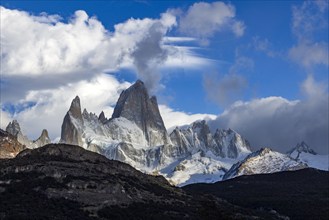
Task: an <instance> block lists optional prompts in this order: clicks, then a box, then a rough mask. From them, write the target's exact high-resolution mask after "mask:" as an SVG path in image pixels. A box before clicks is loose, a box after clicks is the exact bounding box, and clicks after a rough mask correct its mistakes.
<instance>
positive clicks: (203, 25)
mask: <svg viewBox="0 0 329 220" xmlns="http://www.w3.org/2000/svg"><path fill="white" fill-rule="evenodd" d="M244 29H245V25H244V24H243V22H241V21H238V20H236V19H235V8H234V6H233V5H231V4H225V3H223V2H213V3H206V2H199V3H194V4H193V5H192V6H190V7H189V8H188V10H187V12H186V13H185V14H183V15H182V17H181V19H180V23H179V30H180V32H182V33H184V34H187V35H189V36H193V37H198V38H200V39H201V40H204V41H205V43H206V42H207V39H208V38H209V37H212V36H213V35H214V33H216V32H221V31H224V30H230V31H232V32H233V33H234V34H235V35H236V36H237V37H240V36H242V35H243V33H244Z"/></svg>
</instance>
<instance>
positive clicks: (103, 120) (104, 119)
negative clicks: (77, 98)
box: [98, 111, 107, 124]
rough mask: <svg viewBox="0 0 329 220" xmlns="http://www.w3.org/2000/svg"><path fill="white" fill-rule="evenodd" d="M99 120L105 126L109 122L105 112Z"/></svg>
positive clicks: (100, 115)
mask: <svg viewBox="0 0 329 220" xmlns="http://www.w3.org/2000/svg"><path fill="white" fill-rule="evenodd" d="M98 120H99V121H100V122H102V123H103V124H105V123H106V122H107V118H106V117H105V114H104V112H103V111H102V112H101V113H100V114H99V116H98Z"/></svg>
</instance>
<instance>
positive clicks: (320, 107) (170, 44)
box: [0, 0, 329, 154]
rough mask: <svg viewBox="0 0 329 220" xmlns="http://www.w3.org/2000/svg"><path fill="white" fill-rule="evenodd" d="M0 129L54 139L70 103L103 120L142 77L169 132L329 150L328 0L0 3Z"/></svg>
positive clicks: (284, 148) (282, 147)
mask: <svg viewBox="0 0 329 220" xmlns="http://www.w3.org/2000/svg"><path fill="white" fill-rule="evenodd" d="M0 9H1V10H0V18H1V24H0V25H1V26H0V29H1V41H0V45H1V51H0V53H1V69H0V70H1V78H0V83H1V84H0V85H1V102H0V104H1V121H0V122H1V128H2V129H4V128H5V127H6V125H7V124H8V123H9V122H10V121H11V120H13V119H17V120H18V121H19V123H20V125H21V127H22V130H23V132H24V134H26V135H27V136H28V137H29V138H30V139H36V138H37V137H38V136H39V135H40V134H41V130H42V129H43V128H46V129H47V130H48V131H49V135H50V137H51V138H52V139H53V140H55V139H58V137H59V136H60V128H61V124H62V121H63V118H64V115H65V114H66V111H67V110H68V108H69V106H70V102H71V101H72V99H73V98H74V97H75V96H76V95H79V97H80V99H81V104H82V107H83V108H86V109H87V110H88V111H91V112H95V113H96V114H99V113H100V112H101V111H102V110H103V111H104V112H105V115H106V116H107V117H110V116H111V114H112V112H113V108H114V106H115V103H116V101H117V99H118V97H119V95H120V93H121V91H122V90H124V89H126V88H127V87H129V86H130V85H131V84H132V83H134V81H135V80H137V79H141V80H143V81H144V83H145V85H146V86H147V87H148V90H149V93H150V94H151V95H156V96H157V98H158V103H159V107H160V112H161V114H162V117H163V119H164V122H165V124H166V127H167V129H169V130H170V128H173V127H174V126H182V125H186V124H190V123H192V122H193V121H195V120H201V119H206V120H208V123H209V126H210V127H211V129H213V130H215V129H216V128H225V129H226V128H232V129H234V130H236V131H237V132H239V133H240V134H242V135H243V136H244V137H245V138H246V139H248V140H249V142H250V143H251V145H252V147H253V149H259V148H260V147H271V148H273V149H275V150H278V151H281V152H286V151H288V150H289V149H290V148H292V147H294V146H295V145H296V144H297V143H299V142H301V141H305V142H306V143H307V144H308V145H310V146H311V147H312V148H313V149H314V150H315V151H317V152H318V153H321V154H327V153H328V121H329V119H328V65H329V64H328V62H329V61H328V60H329V59H328V1H327V0H319V1H255V0H253V1H249V0H246V1H242V0H240V1H148V0H139V1H128V0H127V1H82V0H81V1H73V0H72V1H56V0H53V1H15V0H14V1H1V8H0Z"/></svg>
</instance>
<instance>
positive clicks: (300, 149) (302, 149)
mask: <svg viewBox="0 0 329 220" xmlns="http://www.w3.org/2000/svg"><path fill="white" fill-rule="evenodd" d="M293 153H296V154H297V155H296V157H295V159H298V158H299V155H300V154H301V153H306V154H313V155H317V153H316V152H315V151H314V150H313V149H311V148H310V147H309V146H308V145H307V144H306V143H305V142H304V141H302V143H298V144H297V145H296V147H294V148H292V149H291V150H290V151H288V154H289V155H292V154H293Z"/></svg>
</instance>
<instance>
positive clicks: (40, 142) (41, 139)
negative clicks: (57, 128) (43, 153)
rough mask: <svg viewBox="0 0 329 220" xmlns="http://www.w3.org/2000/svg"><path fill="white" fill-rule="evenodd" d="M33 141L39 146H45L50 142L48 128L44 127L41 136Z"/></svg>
mask: <svg viewBox="0 0 329 220" xmlns="http://www.w3.org/2000/svg"><path fill="white" fill-rule="evenodd" d="M33 143H34V144H36V145H38V146H44V145H46V144H50V143H51V140H50V138H49V135H48V131H47V129H43V130H42V132H41V135H40V137H39V138H38V139H37V140H35V141H33Z"/></svg>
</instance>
